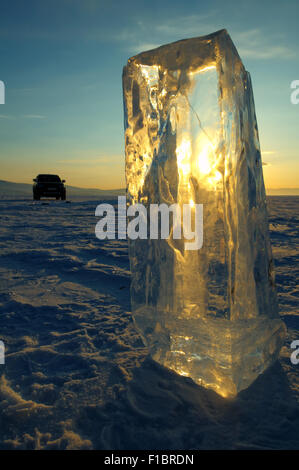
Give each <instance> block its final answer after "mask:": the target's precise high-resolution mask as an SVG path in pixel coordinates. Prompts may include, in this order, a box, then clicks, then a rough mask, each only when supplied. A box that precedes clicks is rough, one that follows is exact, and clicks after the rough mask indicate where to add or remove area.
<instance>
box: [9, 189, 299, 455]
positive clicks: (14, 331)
mask: <svg viewBox="0 0 299 470" xmlns="http://www.w3.org/2000/svg"><path fill="white" fill-rule="evenodd" d="M96 205H97V201H95V200H93V201H88V200H85V201H84V200H81V201H78V200H77V201H72V202H70V203H68V202H64V201H39V202H33V201H31V200H30V199H28V200H13V199H11V200H1V201H0V215H1V222H0V224H1V228H0V319H1V320H0V340H3V341H4V343H5V347H6V357H5V360H6V363H5V365H1V364H0V449H92V448H94V449H113V450H118V449H289V448H293V449H299V431H298V429H299V364H298V365H294V364H292V363H291V361H290V355H291V353H292V350H291V349H290V343H291V341H292V340H294V339H299V312H298V308H297V307H298V264H297V265H296V261H297V259H298V241H299V234H298V207H299V197H271V198H269V212H270V224H271V225H270V229H271V239H272V246H273V252H274V257H275V260H276V280H277V287H278V292H279V302H280V312H281V315H282V318H283V319H284V321H285V322H286V325H287V327H288V337H287V340H286V343H285V347H284V348H283V350H282V353H281V358H280V361H279V362H277V363H276V364H275V365H274V366H273V367H272V368H271V369H269V370H268V371H266V372H265V373H264V374H263V375H261V376H260V377H259V378H258V379H257V380H256V381H255V383H254V384H253V385H252V386H251V387H250V388H249V389H247V390H245V391H243V392H241V393H240V394H239V396H238V397H237V398H236V399H234V400H227V399H223V398H221V397H219V396H218V395H216V394H215V393H214V392H212V391H208V390H205V389H203V388H200V387H198V386H197V385H195V384H194V383H193V382H192V381H191V380H190V379H188V378H184V377H180V376H178V375H176V374H175V373H173V372H171V371H167V370H165V369H164V368H162V367H160V366H159V365H157V364H155V363H154V362H153V361H151V360H150V359H149V358H148V357H147V350H146V348H144V346H143V345H142V342H141V340H140V339H139V337H138V334H137V333H136V332H135V329H134V326H133V323H132V320H131V317H130V301H129V283H130V272H129V262H128V252H127V244H126V242H125V241H117V240H116V241H100V240H98V239H96V237H95V234H94V229H95V224H96V221H97V219H96V217H95V216H94V211H95V207H96Z"/></svg>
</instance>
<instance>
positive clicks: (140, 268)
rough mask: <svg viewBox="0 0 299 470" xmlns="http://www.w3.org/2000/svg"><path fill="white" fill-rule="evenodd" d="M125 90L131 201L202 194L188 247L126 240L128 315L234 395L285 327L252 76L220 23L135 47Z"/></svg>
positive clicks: (160, 346) (274, 351) (164, 356)
mask: <svg viewBox="0 0 299 470" xmlns="http://www.w3.org/2000/svg"><path fill="white" fill-rule="evenodd" d="M123 93H124V107H125V145H126V182H127V196H128V202H129V203H130V204H135V203H142V204H143V205H145V206H146V207H149V205H150V204H153V203H154V204H161V203H165V204H167V205H170V204H175V203H177V204H179V205H183V204H190V205H191V208H192V207H194V205H195V204H203V235H204V241H203V246H202V248H201V249H199V250H197V251H187V250H186V249H185V248H184V246H185V245H184V243H185V240H184V239H182V240H177V239H174V238H173V237H172V236H171V234H170V237H169V238H168V239H167V240H162V239H159V240H150V239H149V237H148V239H147V240H140V239H137V240H129V255H130V264H131V272H132V284H131V302H132V313H133V318H134V321H135V324H136V326H137V328H138V330H139V332H140V334H141V336H142V338H143V340H144V342H145V344H146V345H147V346H148V348H149V351H150V354H151V355H152V357H153V359H155V360H156V361H157V362H159V363H160V364H162V365H164V366H166V367H168V368H170V369H173V370H174V371H176V372H177V373H179V374H181V375H184V376H188V377H191V378H192V379H193V380H194V381H195V382H196V383H198V384H200V385H203V386H205V387H208V388H212V389H213V390H215V391H216V392H217V393H219V394H220V395H222V396H225V397H228V396H234V395H236V394H237V393H238V392H239V391H240V390H242V389H244V388H246V387H248V386H249V385H250V384H251V383H252V382H253V381H254V380H255V379H256V377H257V376H258V375H259V374H261V373H262V372H263V371H264V370H265V369H266V368H267V367H268V366H269V365H271V364H272V363H273V362H274V361H275V360H276V359H277V357H278V355H279V351H280V348H281V346H282V344H283V341H284V337H285V326H284V324H283V323H282V321H281V320H280V318H279V314H278V308H277V299H276V291H275V283H274V272H273V260H272V254H271V246H270V241H269V235H268V221H267V210H266V198H265V188H264V181H263V172H262V162H261V153H260V146H259V137H258V130H257V123H256V116H255V108H254V101H253V93H252V88H251V81H250V76H249V74H248V72H246V70H245V69H244V66H243V64H242V61H241V59H240V57H239V55H238V52H237V50H236V48H235V46H234V44H233V43H232V41H231V39H230V37H229V35H228V33H227V32H226V31H225V30H221V31H218V32H216V33H214V34H210V35H208V36H204V37H199V38H194V39H186V40H182V41H178V42H175V43H172V44H167V45H164V46H161V47H159V48H157V49H154V50H151V51H147V52H143V53H141V54H139V55H137V56H135V57H132V58H131V59H129V60H128V63H127V65H126V67H125V68H124V72H123Z"/></svg>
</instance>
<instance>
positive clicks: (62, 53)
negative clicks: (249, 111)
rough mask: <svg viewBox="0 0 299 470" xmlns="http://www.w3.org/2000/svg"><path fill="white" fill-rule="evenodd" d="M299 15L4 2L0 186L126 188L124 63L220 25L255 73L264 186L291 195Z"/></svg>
mask: <svg viewBox="0 0 299 470" xmlns="http://www.w3.org/2000/svg"><path fill="white" fill-rule="evenodd" d="M298 18H299V2H298V1H297V0H296V1H295V0H294V1H293V0H287V1H284V2H283V1H267V0H264V1H262V0H259V1H256V0H253V1H251V2H249V1H240V0H239V1H225V2H223V1H213V0H211V1H209V2H207V1H204V2H203V1H199V0H197V1H193V0H186V1H185V2H182V0H180V1H177V0H171V1H170V0H164V1H163V2H162V1H160V2H157V1H150V2H149V1H142V0H139V1H125V2H123V1H118V0H117V1H111V2H108V1H105V2H103V1H99V0H80V1H79V0H59V1H58V0H51V1H50V0H39V1H34V0H28V1H20V0H19V1H13V0H11V1H7V0H1V2H0V57H1V63H0V80H3V81H4V82H5V85H6V103H5V104H4V105H0V170H1V171H0V179H6V180H9V181H18V182H30V181H31V180H32V178H33V177H34V176H35V175H36V174H37V173H39V172H55V173H56V172H57V173H59V174H61V176H63V177H65V178H66V179H67V182H68V183H69V184H72V185H77V186H82V187H98V188H117V187H123V186H124V184H125V183H124V132H123V109H122V88H121V86H122V85H121V74H122V68H123V66H124V65H125V63H126V61H127V59H128V58H129V57H130V56H132V55H134V54H136V53H137V52H141V51H143V50H146V49H151V48H153V47H155V46H159V45H161V44H165V43H168V42H172V41H176V40H179V39H183V38H187V37H195V36H201V35H204V34H209V33H211V32H214V31H216V30H218V29H222V28H226V29H227V30H228V32H229V33H230V35H231V37H232V39H233V41H234V43H235V45H236V46H237V49H238V51H239V53H240V56H241V58H242V60H243V62H244V65H245V67H246V68H247V70H249V72H250V73H251V77H252V81H253V89H254V96H255V104H256V112H257V119H258V125H259V132H260V141H261V147H262V151H263V160H264V162H265V163H266V165H265V166H264V175H265V181H266V186H267V187H268V188H278V187H298V186H299V184H298V182H297V177H298V153H299V152H298V121H299V105H292V104H291V102H290V94H291V89H290V84H291V82H292V81H293V80H296V79H297V80H298V79H299V67H298V63H299V61H298V59H299V34H298Z"/></svg>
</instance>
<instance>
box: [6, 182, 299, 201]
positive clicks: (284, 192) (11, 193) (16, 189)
mask: <svg viewBox="0 0 299 470" xmlns="http://www.w3.org/2000/svg"><path fill="white" fill-rule="evenodd" d="M66 188H67V197H68V198H69V197H91V198H95V199H97V198H100V199H112V198H116V197H117V196H121V195H124V194H125V193H126V190H125V189H124V188H120V189H96V188H78V187H76V186H68V185H66ZM266 193H267V196H299V188H279V189H271V188H269V189H267V191H266ZM24 197H25V198H28V197H30V198H31V197H32V184H28V183H13V182H10V181H4V180H0V199H10V198H24Z"/></svg>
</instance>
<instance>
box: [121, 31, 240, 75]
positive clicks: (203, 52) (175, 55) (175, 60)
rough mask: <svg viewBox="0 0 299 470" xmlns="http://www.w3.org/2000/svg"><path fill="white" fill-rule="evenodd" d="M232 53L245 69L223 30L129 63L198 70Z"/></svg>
mask: <svg viewBox="0 0 299 470" xmlns="http://www.w3.org/2000/svg"><path fill="white" fill-rule="evenodd" d="M228 51H230V52H231V53H232V54H233V55H234V56H235V61H236V62H238V63H239V64H240V65H241V66H242V61H241V59H240V57H239V54H238V52H237V49H236V47H235V45H234V43H233V41H232V40H231V38H230V36H229V34H228V32H227V30H226V29H221V30H219V31H216V32H215V33H212V34H208V35H206V36H200V37H196V38H191V39H182V40H180V41H176V42H172V43H170V44H166V45H163V46H160V47H157V48H156V49H151V50H149V51H145V52H142V53H140V54H137V55H135V56H133V57H131V58H130V59H129V60H128V66H130V64H132V65H133V64H134V65H136V64H143V65H148V66H153V65H157V66H161V67H162V68H166V69H168V70H177V69H189V70H192V69H193V68H194V69H198V68H201V67H204V66H208V65H210V64H211V62H212V63H214V64H217V63H219V61H220V60H221V58H225V57H226V56H227V52H228Z"/></svg>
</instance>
